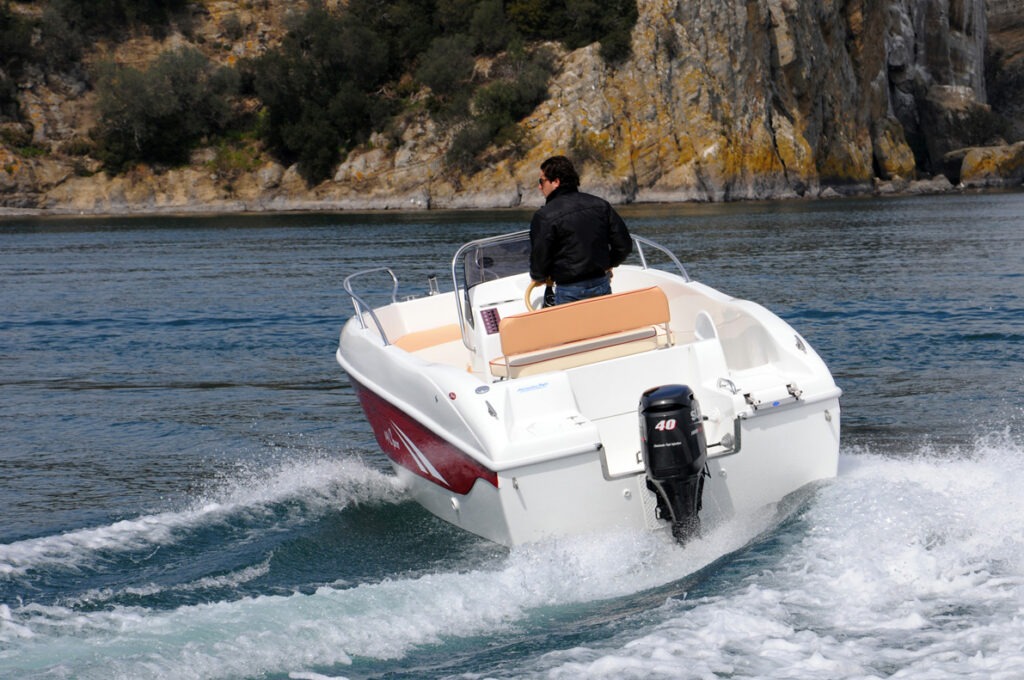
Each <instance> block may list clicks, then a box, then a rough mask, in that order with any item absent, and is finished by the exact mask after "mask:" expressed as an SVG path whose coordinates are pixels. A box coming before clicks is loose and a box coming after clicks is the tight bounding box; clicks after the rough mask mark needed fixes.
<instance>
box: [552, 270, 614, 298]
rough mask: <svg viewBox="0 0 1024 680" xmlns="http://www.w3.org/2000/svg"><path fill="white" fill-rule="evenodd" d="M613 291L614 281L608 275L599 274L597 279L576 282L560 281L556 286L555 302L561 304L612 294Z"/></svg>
mask: <svg viewBox="0 0 1024 680" xmlns="http://www.w3.org/2000/svg"><path fill="white" fill-rule="evenodd" d="M611 292H612V282H611V280H610V279H609V278H608V276H599V277H597V278H596V279H587V280H585V281H577V282H575V283H559V284H557V285H556V286H555V304H556V305H561V304H565V303H566V302H574V301H576V300H583V299H585V298H592V297H597V296H598V295H611Z"/></svg>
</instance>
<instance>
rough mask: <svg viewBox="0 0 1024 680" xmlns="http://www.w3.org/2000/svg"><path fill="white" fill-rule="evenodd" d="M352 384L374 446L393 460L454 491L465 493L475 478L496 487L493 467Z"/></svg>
mask: <svg viewBox="0 0 1024 680" xmlns="http://www.w3.org/2000/svg"><path fill="white" fill-rule="evenodd" d="M352 386H353V387H354V388H355V391H356V396H358V397H359V403H360V404H361V405H362V407H363V412H364V413H365V414H366V418H367V420H369V421H370V426H371V427H373V434H374V436H375V437H376V439H377V444H378V446H380V448H381V451H383V452H384V453H385V454H386V455H387V457H388V458H390V459H391V461H392V462H393V463H394V464H396V465H401V466H402V467H403V468H405V469H407V470H409V471H411V472H413V473H414V474H416V475H418V476H420V477H422V478H424V479H426V480H429V481H430V482H432V483H433V484H436V485H438V486H441V487H444V488H445V489H448V490H450V491H453V492H455V493H457V494H462V495H465V494H467V493H469V492H470V490H471V489H472V488H473V485H474V484H475V483H476V480H478V479H482V480H484V481H486V482H488V483H490V484H491V485H493V486H494V487H495V488H497V486H498V473H496V472H495V471H494V470H490V469H488V468H486V467H484V466H483V465H481V464H480V463H478V462H476V461H475V460H473V459H472V458H471V457H469V456H468V455H466V454H465V453H463V452H462V451H460V450H459V449H458V448H457V447H456V446H455V445H454V444H452V443H451V442H449V441H447V440H446V439H444V438H443V437H441V436H439V435H438V434H435V433H434V432H433V431H432V430H431V429H429V428H427V427H426V426H425V425H423V424H422V423H421V422H419V421H418V420H416V419H415V418H413V417H412V416H410V415H409V414H407V413H405V412H404V411H402V410H401V409H399V408H398V407H397V406H395V405H394V404H392V403H391V402H389V401H388V400H386V399H384V398H383V397H381V396H380V395H379V394H377V393H375V392H374V391H372V390H370V389H369V388H367V387H366V386H364V385H362V384H360V383H359V382H358V381H356V380H352Z"/></svg>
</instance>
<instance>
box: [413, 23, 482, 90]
mask: <svg viewBox="0 0 1024 680" xmlns="http://www.w3.org/2000/svg"><path fill="white" fill-rule="evenodd" d="M473 65H474V60H473V45H472V41H471V40H470V39H469V38H468V37H467V36H464V35H452V36H441V37H440V38H435V39H434V41H433V42H432V43H431V44H430V47H429V49H427V51H426V52H424V53H423V54H422V55H420V65H419V68H417V69H416V79H417V80H419V81H420V82H421V83H423V84H424V85H426V86H427V87H429V88H430V89H431V90H432V91H433V92H434V93H435V94H438V95H442V96H444V95H447V94H451V93H453V92H455V91H456V89H458V88H460V87H464V86H465V84H466V82H467V81H468V80H469V79H470V78H471V77H472V75H473Z"/></svg>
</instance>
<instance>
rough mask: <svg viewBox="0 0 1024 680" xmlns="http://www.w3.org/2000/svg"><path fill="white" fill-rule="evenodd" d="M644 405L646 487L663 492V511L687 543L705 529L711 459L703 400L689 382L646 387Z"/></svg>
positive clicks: (642, 433) (662, 515) (660, 499)
mask: <svg viewBox="0 0 1024 680" xmlns="http://www.w3.org/2000/svg"><path fill="white" fill-rule="evenodd" d="M639 410H640V440H641V443H642V448H643V454H644V467H645V468H646V469H647V488H649V489H651V491H653V492H654V493H655V495H656V496H657V497H658V517H659V518H661V519H665V520H668V521H670V522H672V536H673V537H675V539H676V540H677V541H678V542H679V543H685V542H686V541H687V540H689V539H690V538H692V537H694V536H696V535H697V534H699V533H700V518H699V517H698V513H699V512H700V509H701V494H702V493H703V491H704V466H705V464H706V463H707V460H708V449H707V441H706V440H705V438H704V422H703V418H702V416H701V414H700V405H699V404H698V403H697V397H696V396H695V395H694V394H693V390H691V389H690V388H689V387H687V386H686V385H662V386H661V387H655V388H652V389H649V390H647V391H646V392H644V394H643V396H642V397H641V398H640V409H639Z"/></svg>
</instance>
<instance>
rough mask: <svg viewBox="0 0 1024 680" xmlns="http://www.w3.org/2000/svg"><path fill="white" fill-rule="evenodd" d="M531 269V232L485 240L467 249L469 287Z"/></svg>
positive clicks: (466, 279)
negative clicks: (500, 238)
mask: <svg viewBox="0 0 1024 680" xmlns="http://www.w3.org/2000/svg"><path fill="white" fill-rule="evenodd" d="M529 270H530V235H529V234H528V233H525V232H524V233H517V234H513V235H512V236H510V237H509V238H507V239H502V240H493V241H482V242H479V243H477V244H475V245H473V246H472V247H471V248H469V249H468V250H466V253H465V259H464V260H463V275H464V277H465V282H466V289H467V290H468V289H470V288H472V287H473V286H476V285H477V284H480V283H483V282H484V281H494V280H495V279H501V278H504V277H506V276H514V275H516V274H522V273H523V272H527V271H529Z"/></svg>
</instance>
